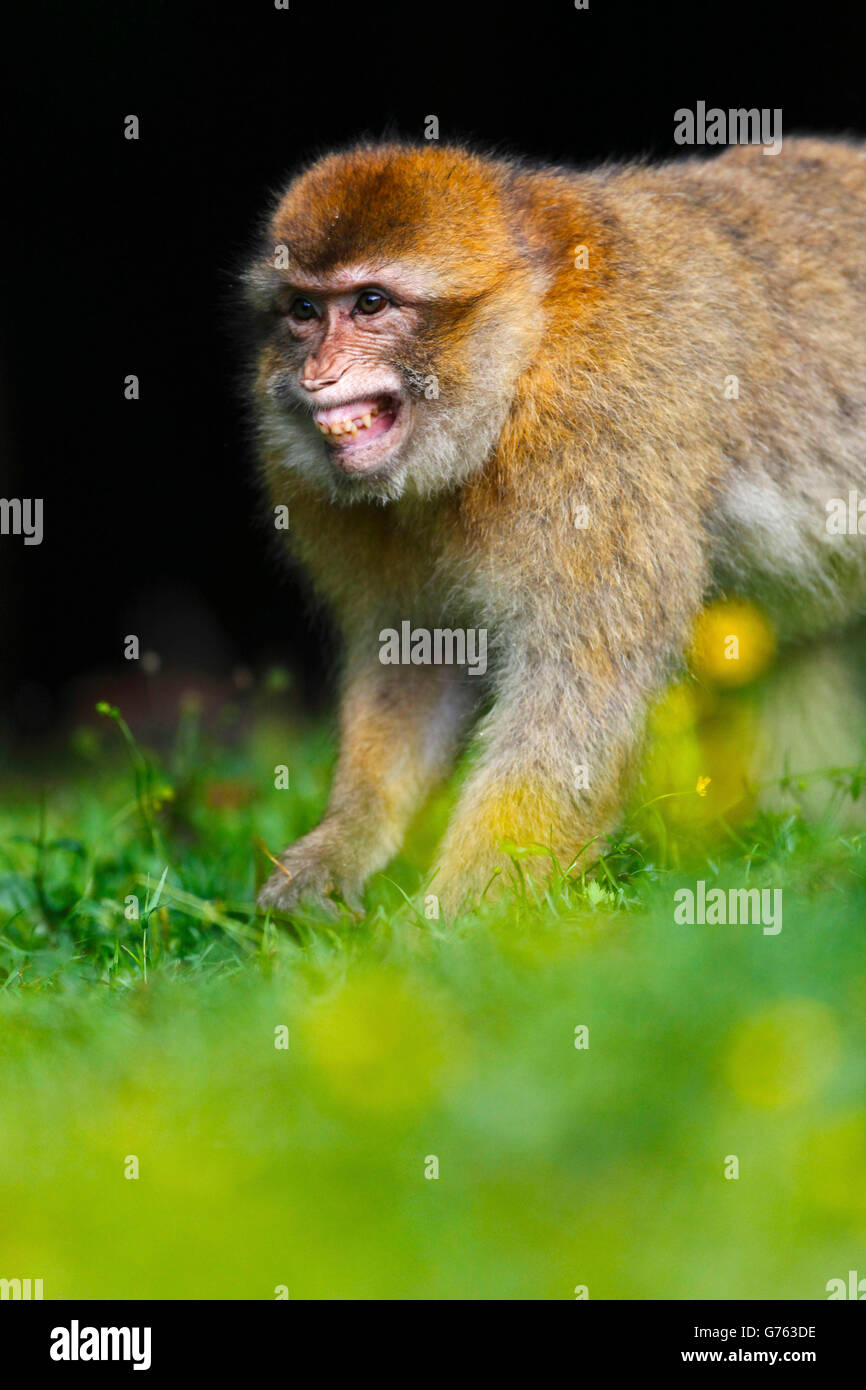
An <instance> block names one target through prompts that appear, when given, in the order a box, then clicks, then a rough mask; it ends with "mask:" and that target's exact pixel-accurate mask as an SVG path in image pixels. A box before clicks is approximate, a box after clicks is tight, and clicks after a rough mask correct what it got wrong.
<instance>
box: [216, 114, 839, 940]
mask: <svg viewBox="0 0 866 1390" xmlns="http://www.w3.org/2000/svg"><path fill="white" fill-rule="evenodd" d="M864 247H866V152H864V149H863V148H862V147H859V146H857V145H856V144H854V143H848V142H846V141H842V140H838V141H837V140H825V139H818V138H812V137H802V138H796V139H789V140H787V141H786V142H785V144H784V148H783V150H782V152H781V153H780V154H778V155H777V156H775V157H774V158H772V159H768V158H765V157H763V153H762V151H761V149H760V148H751V147H734V148H731V149H729V150H726V151H725V152H724V153H722V154H720V155H717V156H716V157H711V158H709V159H707V158H700V157H687V158H684V159H677V160H675V161H671V162H667V163H662V164H657V165H654V164H651V163H648V162H645V161H644V162H637V163H624V164H613V163H609V164H604V165H601V166H599V167H596V168H593V169H591V170H588V171H580V170H573V169H570V168H567V167H561V166H549V165H544V164H538V163H532V162H530V161H527V160H524V159H521V158H512V157H505V156H500V155H491V154H487V153H484V152H480V151H476V150H475V149H473V148H471V147H470V146H468V145H444V144H443V145H440V144H433V143H431V144H425V145H423V146H421V145H418V146H416V145H413V144H412V143H411V142H399V141H398V142H382V143H378V142H375V141H370V142H367V143H362V144H358V145H356V146H353V147H351V148H349V149H347V150H343V151H337V152H334V153H331V154H327V155H325V156H324V157H322V158H319V159H316V160H314V161H313V162H312V163H311V164H310V165H309V166H308V167H306V168H305V169H303V170H302V171H301V172H300V173H299V174H298V175H297V176H296V177H295V178H293V179H292V181H291V182H290V184H289V186H288V188H287V189H286V191H285V192H284V193H283V194H282V195H281V196H280V198H279V200H278V201H277V203H276V205H275V207H274V209H273V211H272V213H271V214H270V215H269V218H268V221H267V223H266V225H265V228H264V232H263V235H262V238H261V245H260V249H259V251H258V252H257V254H256V255H255V256H254V258H253V260H252V263H251V264H250V266H249V268H248V269H247V270H246V272H245V274H244V279H243V283H244V302H245V305H246V312H247V313H248V315H249V322H250V325H251V329H252V350H251V354H250V370H249V400H250V402H251V414H252V419H253V424H254V430H255V435H256V441H257V450H258V455H259V459H260V469H261V477H262V480H263V485H264V487H265V489H266V493H267V496H268V498H269V499H270V502H271V503H272V504H273V505H274V506H287V507H288V509H289V516H290V526H289V529H288V531H287V532H285V533H283V534H285V535H286V536H287V537H288V541H289V546H290V549H291V551H292V553H293V555H294V557H295V559H296V561H298V562H299V563H300V565H301V566H302V567H303V569H304V570H305V571H306V572H307V574H308V576H309V577H310V579H311V581H312V586H313V590H314V592H315V593H316V595H317V596H318V598H319V599H320V601H321V602H322V603H323V604H324V605H325V607H326V608H327V610H328V611H329V612H330V614H331V616H332V618H333V621H334V623H335V625H336V628H337V631H338V633H339V635H340V640H341V643H342V647H343V671H342V695H341V702H340V715H339V726H340V748H339V753H338V759H337V764H336V769H335V773H334V777H333V785H332V789H331V793H330V798H329V801H328V804H327V808H326V810H325V813H324V816H323V818H322V820H321V822H320V824H318V825H317V826H316V827H315V828H314V829H313V830H311V831H310V832H309V833H308V834H306V835H305V836H303V838H301V839H300V840H299V841H297V842H296V843H295V844H294V845H291V846H290V847H289V848H288V849H287V850H286V851H285V852H284V853H283V854H282V855H281V856H280V859H279V863H278V866H277V868H276V869H275V870H274V872H273V873H272V875H271V877H270V878H269V879H267V881H266V882H265V884H264V886H263V888H262V889H261V891H260V894H259V903H260V905H261V906H262V907H263V908H268V907H270V908H275V909H280V910H283V911H287V912H288V911H291V910H292V908H293V907H294V906H295V905H296V904H298V903H299V902H301V901H304V900H309V901H313V902H318V903H320V904H323V905H324V906H325V907H326V908H330V909H331V910H333V903H334V900H335V898H338V897H340V898H342V899H343V901H345V902H346V903H349V904H350V905H352V906H353V907H356V908H357V907H362V898H361V894H362V893H363V889H364V885H365V883H366V882H367V880H368V879H369V877H370V876H371V874H373V873H375V872H378V871H379V870H381V869H382V868H384V866H385V865H386V864H387V862H388V861H389V859H390V858H391V857H392V856H393V855H394V854H395V853H396V852H397V850H398V848H399V846H400V844H401V842H402V839H403V837H404V835H405V832H406V829H407V826H408V823H409V820H410V818H411V817H412V815H413V814H414V813H415V812H416V810H417V809H418V807H419V805H420V804H421V802H422V801H423V799H424V798H425V797H426V796H427V795H428V793H429V792H430V791H431V789H432V788H433V787H434V786H435V785H436V784H437V783H439V782H440V781H441V780H442V779H444V778H446V777H447V776H448V775H449V773H450V771H451V770H452V768H453V767H454V765H455V761H456V759H457V758H458V756H459V755H460V754H461V752H462V751H463V750H466V749H468V750H470V751H469V756H468V772H467V774H466V777H465V781H464V782H463V785H462V788H461V790H460V792H459V796H458V800H457V803H456V807H455V810H454V813H453V816H452V818H451V820H450V823H449V825H448V827H447V829H446V832H445V835H444V839H443V841H442V844H441V846H440V849H439V852H438V855H437V859H436V865H435V866H434V867H435V872H434V874H433V877H432V879H431V885H430V886H431V890H432V891H434V892H435V893H436V894H437V895H438V898H439V901H440V904H441V907H442V911H443V913H444V914H445V915H446V916H448V917H453V916H454V915H455V914H457V913H458V912H460V911H463V910H465V909H468V908H470V907H474V906H475V905H476V904H478V903H479V902H480V901H481V900H482V899H484V898H485V897H486V896H487V895H488V894H489V895H490V896H495V895H496V894H497V893H499V892H505V891H506V890H507V887H508V885H514V883H515V875H516V874H517V873H518V867H517V856H516V854H515V849H517V848H519V849H520V850H521V852H522V854H521V857H520V858H519V872H520V873H521V874H522V875H523V876H524V877H526V876H528V877H529V878H531V879H532V880H533V882H538V883H540V884H544V883H545V882H546V881H547V879H548V877H549V875H550V873H551V872H552V870H553V867H554V866H555V865H558V866H559V867H560V869H561V870H562V872H565V873H571V872H574V871H575V870H579V869H581V868H582V867H585V866H586V865H588V864H591V863H592V862H593V860H594V859H595V857H596V856H597V855H598V854H599V853H601V852H602V851H603V848H604V841H605V837H606V836H608V835H610V834H611V833H612V831H613V830H614V829H615V828H616V826H617V824H618V822H619V820H620V818H621V816H622V814H623V807H624V804H625V799H626V797H627V795H628V793H629V789H630V788H631V787H632V785H633V783H634V779H635V776H636V767H637V765H638V763H637V760H638V754H639V751H640V747H641V741H642V738H643V730H644V725H645V720H646V716H647V712H648V709H649V707H650V706H651V703H652V702H653V701H654V700H655V699H656V698H658V696H659V694H660V693H662V692H663V691H664V689H665V688H666V686H667V684H668V683H669V682H670V681H671V680H672V679H673V678H674V677H675V676H676V675H677V674H678V672H680V671H681V669H682V667H683V663H684V654H685V653H686V652H687V650H688V647H689V641H690V634H691V632H692V629H693V625H694V623H695V621H696V618H697V617H698V615H699V614H700V612H701V611H702V608H703V607H704V605H705V604H706V603H707V602H708V600H709V599H710V598H711V597H712V596H713V595H714V594H718V593H722V594H734V595H742V596H745V597H747V598H750V599H751V600H752V601H753V602H755V603H758V604H760V605H761V606H762V609H763V611H764V612H765V613H767V615H768V616H769V617H770V619H771V621H772V622H773V623H774V625H775V626H776V628H777V630H778V632H779V634H780V635H781V637H782V638H783V639H784V637H785V635H797V636H799V635H801V634H804V633H807V632H817V631H821V630H825V629H828V628H830V627H832V626H833V625H837V624H839V623H841V622H844V621H846V620H848V619H849V618H850V617H851V616H853V615H854V614H856V613H857V612H861V611H862V610H863V608H864V605H866V538H864V537H862V536H860V535H859V534H856V533H855V534H844V535H836V534H834V535H831V534H829V533H828V528H827V516H828V507H829V505H830V502H831V499H834V498H848V497H849V496H850V495H852V494H853V493H855V492H856V490H857V488H859V487H863V488H864V491H866V331H864V330H866V267H864V259H863V253H864ZM864 510H866V508H864ZM864 530H866V524H864ZM409 625H411V633H410V636H411V635H412V634H415V633H417V632H423V631H433V630H437V631H438V630H442V631H446V632H451V633H453V632H454V631H455V630H469V629H472V630H476V631H478V632H481V631H483V632H484V633H485V634H486V640H487V642H488V644H489V653H490V659H489V666H488V669H487V671H486V673H484V674H483V675H482V678H481V679H478V676H479V675H480V674H481V673H479V672H478V671H477V670H476V671H475V672H470V671H468V670H467V668H466V666H465V665H463V666H461V665H460V664H459V662H448V661H447V660H440V661H439V662H438V663H436V662H434V661H432V660H428V659H426V658H425V657H424V654H423V651H421V655H420V657H418V658H417V659H416V655H415V647H414V645H413V646H412V647H411V650H410V655H409V658H408V659H406V657H405V653H404V657H403V659H401V660H399V661H397V662H392V663H386V662H385V661H384V659H383V656H382V652H383V645H384V635H385V634H386V633H404V634H405V631H406V629H407V627H408V626H409ZM389 640H390V639H389ZM414 640H415V639H414V636H412V642H413V643H414ZM421 647H423V643H422V644H421ZM419 650H421V649H420V648H419ZM473 675H474V676H475V677H476V678H475V679H473Z"/></svg>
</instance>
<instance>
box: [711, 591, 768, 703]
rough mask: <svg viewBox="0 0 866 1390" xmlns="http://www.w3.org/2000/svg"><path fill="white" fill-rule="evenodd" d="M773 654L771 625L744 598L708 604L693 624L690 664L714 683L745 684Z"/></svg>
mask: <svg viewBox="0 0 866 1390" xmlns="http://www.w3.org/2000/svg"><path fill="white" fill-rule="evenodd" d="M775 653H776V636H775V633H774V632H773V629H772V627H771V626H770V624H769V622H768V621H767V619H766V618H765V617H764V615H763V613H761V612H760V610H759V609H757V608H756V607H755V606H754V604H752V603H747V602H746V601H745V600H744V599H725V600H722V601H721V602H719V603H712V604H710V606H709V608H706V609H705V610H704V612H703V613H702V614H701V615H700V617H699V618H698V621H697V623H696V624H695V633H694V640H693V643H692V651H691V661H692V667H693V669H694V671H695V673H696V674H697V675H698V676H699V677H700V678H701V679H702V680H706V681H710V682H712V683H713V684H714V685H747V684H748V683H749V681H753V680H755V678H756V677H757V676H760V675H761V673H762V672H763V671H765V670H766V669H767V667H768V666H769V665H770V662H771V661H772V660H773V657H774V656H775Z"/></svg>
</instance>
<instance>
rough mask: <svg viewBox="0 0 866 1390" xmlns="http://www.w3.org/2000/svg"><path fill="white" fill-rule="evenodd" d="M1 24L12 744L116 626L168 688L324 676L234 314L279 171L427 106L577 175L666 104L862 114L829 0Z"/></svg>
mask: <svg viewBox="0 0 866 1390" xmlns="http://www.w3.org/2000/svg"><path fill="white" fill-rule="evenodd" d="M3 31H4V32H3V49H4V52H5V57H4V59H3V64H4V71H3V79H2V80H3V89H4V97H3V100H4V103H5V105H6V111H5V113H4V133H5V140H4V145H5V159H4V166H5V167H4V173H3V194H4V197H3V202H4V205H5V212H4V215H3V216H4V230H3V236H4V241H5V245H4V247H3V256H2V271H3V284H2V297H3V313H2V325H0V447H2V473H0V495H2V496H8V497H43V498H44V499H45V503H44V506H45V522H44V525H45V537H44V540H43V543H42V545H41V546H27V547H26V546H24V545H23V542H22V539H21V538H18V537H0V586H2V588H0V697H2V702H3V703H2V708H3V712H4V713H3V723H2V725H0V736H2V737H3V740H4V741H5V742H6V744H7V746H8V745H9V744H10V742H13V741H14V740H15V739H16V738H22V737H23V738H30V739H37V740H44V739H45V738H46V737H48V736H49V735H50V733H51V731H53V730H56V729H58V728H61V727H62V726H63V725H64V723H65V722H66V721H67V719H68V717H69V716H70V715H73V716H74V715H75V713H76V710H77V709H78V707H79V706H82V707H83V704H84V702H85V701H86V700H87V699H89V698H90V695H91V693H94V692H95V693H98V688H99V686H100V682H103V683H107V688H106V692H105V693H110V691H111V690H112V689H114V688H115V686H113V685H112V682H113V681H115V682H122V681H123V679H124V678H127V676H126V673H128V671H129V666H130V663H126V662H124V660H123V637H124V636H125V634H127V633H131V632H135V633H138V634H139V635H140V637H141V642H142V649H143V650H152V651H155V652H157V653H158V654H159V656H160V659H161V664H162V676H163V678H166V677H167V676H168V675H169V674H170V673H171V672H172V671H177V672H180V673H181V676H182V679H185V676H184V675H183V673H186V672H198V673H199V674H202V675H208V674H209V675H210V676H211V677H212V678H213V680H214V681H215V682H216V683H218V682H220V681H228V682H229V683H230V682H231V680H232V672H235V683H236V684H237V683H238V681H240V683H243V681H244V680H245V679H247V678H246V677H244V675H243V673H242V674H241V676H240V677H238V675H237V671H238V668H239V667H241V668H249V669H250V670H251V671H253V672H254V673H256V674H257V675H258V673H260V672H261V671H262V670H264V669H265V668H266V667H267V665H268V664H269V663H271V662H274V661H280V662H282V663H284V664H285V665H286V666H287V667H289V668H290V669H291V670H292V672H293V678H294V683H295V687H294V688H295V690H296V693H297V696H298V699H299V700H300V701H303V702H306V703H309V702H311V701H315V700H316V699H317V698H318V696H319V694H320V692H321V691H322V688H323V674H324V672H325V669H326V652H327V641H326V639H325V638H324V637H323V633H322V630H321V629H320V628H317V627H316V626H315V625H314V624H313V623H312V622H311V620H310V616H309V613H308V611H307V608H306V607H305V605H304V602H303V601H302V597H301V591H300V589H299V588H298V585H297V581H296V580H294V579H293V578H292V577H291V576H288V575H287V574H285V573H284V572H283V569H282V566H280V565H278V564H277V563H276V560H275V558H274V556H273V555H272V554H271V550H270V547H269V540H270V539H271V538H272V536H273V528H272V525H268V526H267V529H266V528H265V524H264V519H263V518H262V517H261V516H260V512H259V508H258V503H257V495H256V489H255V485H254V463H253V457H252V450H251V448H250V444H249V439H248V431H247V427H246V426H245V424H244V421H243V412H242V409H241V404H240V399H239V389H238V385H237V383H238V378H239V375H240V367H241V356H240V353H239V349H238V344H237V335H236V333H235V331H234V328H233V325H232V316H231V313H230V311H229V305H230V302H231V295H232V287H233V285H234V283H235V281H236V275H237V268H238V266H239V265H240V264H241V263H242V262H243V259H244V256H245V254H246V250H247V248H248V247H249V246H250V243H251V234H252V231H253V229H254V227H255V224H256V221H257V219H258V218H259V215H260V214H261V212H262V210H263V208H264V207H265V206H266V205H267V203H268V201H269V198H270V196H271V194H272V193H274V192H275V191H276V190H278V189H279V188H280V186H281V184H282V183H283V182H284V181H285V179H286V177H287V175H288V174H289V173H290V172H291V170H292V168H293V166H294V165H296V164H297V163H298V162H299V161H304V160H306V159H307V158H308V157H309V156H310V154H312V153H314V152H315V151H316V150H318V149H322V148H324V147H327V146H328V145H329V144H331V143H334V142H341V143H344V142H346V141H348V140H351V139H353V138H355V137H357V136H358V135H361V134H364V133H369V134H374V135H380V134H386V133H387V134H402V135H406V136H410V137H420V136H421V134H422V132H423V126H424V118H425V116H427V115H428V114H436V115H437V116H438V117H439V120H440V134H441V138H442V140H443V141H447V140H448V139H454V138H460V137H461V136H470V137H472V138H474V139H475V140H478V141H482V142H485V143H490V144H495V145H496V146H497V147H499V148H503V147H504V148H507V149H513V150H515V151H521V152H526V153H528V154H530V155H535V156H540V157H543V158H550V159H553V160H564V161H571V162H579V161H585V160H597V159H599V158H603V157H605V156H607V155H629V154H637V153H649V154H652V155H655V156H661V157H665V156H674V155H677V154H679V153H681V151H679V150H678V148H677V147H676V146H674V145H673V138H672V136H673V124H674V123H673V114H674V111H675V110H676V109H677V108H678V107H680V106H694V104H695V102H696V101H698V100H704V101H706V102H707V104H708V105H718V106H722V107H725V108H727V107H729V106H746V107H749V106H757V107H771V108H772V107H781V108H782V111H783V128H784V133H785V134H786V135H788V134H791V133H793V132H795V131H816V132H828V133H849V134H850V133H857V132H858V131H863V130H864V121H866V116H864V86H866V80H864V67H863V51H864V50H863V32H862V22H861V20H860V18H859V16H858V14H857V11H856V10H855V8H854V6H853V5H852V6H851V7H850V8H848V7H843V6H840V5H838V4H835V3H834V4H822V5H820V6H814V7H811V6H810V7H805V8H803V9H798V8H795V7H791V6H789V7H787V8H782V7H779V8H776V7H774V6H771V5H761V4H740V5H726V6H721V5H718V6H706V5H697V4H694V3H693V4H691V5H679V4H676V3H671V4H664V3H661V4H652V3H650V0H646V3H643V4H626V3H619V2H618V0H590V9H589V10H588V11H576V10H575V9H574V6H573V0H555V2H553V3H551V0H543V2H542V3H533V4H515V3H510V4H502V5H491V4H485V5H482V6H479V5H474V6H473V5H471V4H469V3H465V0H464V3H459V4H455V3H450V2H449V3H443V0H436V3H435V4H424V3H415V4H411V5H409V4H406V5H389V4H376V3H371V4H361V3H357V0H356V3H354V4H348V5H347V4H331V3H328V4H324V3H315V0H291V8H290V9H289V10H288V11H287V12H285V11H277V10H275V9H274V6H273V3H272V0H253V2H252V3H245V4H240V3H239V4H236V5H233V6H230V7H226V8H218V7H217V6H216V5H209V4H202V5H197V4H192V3H184V0H172V2H171V3H169V2H168V0H164V2H163V0H150V3H143V2H142V0H138V3H131V0H125V2H124V0H111V3H94V2H93V0H91V2H90V3H83V4H79V5H77V6H76V7H72V6H62V7H61V6H60V5H51V4H49V5H40V6H38V7H35V8H34V9H33V10H32V11H31V12H30V13H28V14H19V15H16V16H14V17H12V18H7V19H6V20H5V22H4V25H3ZM129 113H134V114H136V115H138V116H139V118H140V121H141V138H140V140H139V141H138V142H132V141H127V140H125V139H124V137H123V120H124V117H125V116H126V115H127V114H129ZM128 373H136V374H137V375H138V376H139V377H140V380H141V399H140V400H139V401H138V402H127V401H125V400H124V397H123V381H124V377H125V376H126V375H127V374H128ZM181 683H182V680H181Z"/></svg>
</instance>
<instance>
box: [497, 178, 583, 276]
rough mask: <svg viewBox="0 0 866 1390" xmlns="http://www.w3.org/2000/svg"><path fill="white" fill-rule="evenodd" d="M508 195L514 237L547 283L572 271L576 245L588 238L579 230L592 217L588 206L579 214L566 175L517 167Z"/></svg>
mask: <svg viewBox="0 0 866 1390" xmlns="http://www.w3.org/2000/svg"><path fill="white" fill-rule="evenodd" d="M506 197H507V202H508V207H509V211H510V213H511V219H512V226H513V229H514V236H515V240H516V242H517V244H518V246H519V247H520V249H521V251H522V252H523V254H524V256H525V257H526V258H527V260H528V261H529V262H530V264H531V265H532V267H533V269H535V270H536V271H538V272H539V273H540V274H541V275H542V276H543V278H544V281H545V284H546V285H550V284H552V282H553V280H555V279H556V277H557V276H558V275H561V274H563V273H568V272H570V270H571V269H572V268H573V250H574V246H575V244H576V242H579V241H582V240H585V237H583V236H582V235H578V233H580V232H581V228H583V227H585V226H588V225H590V223H591V221H592V218H591V217H590V216H589V215H588V211H587V210H585V209H580V215H579V216H578V215H577V209H576V207H575V194H574V188H573V186H572V183H571V180H570V179H569V178H568V177H567V175H566V174H564V173H559V172H557V171H556V170H554V171H551V170H549V169H547V170H534V169H531V168H526V167H518V168H516V169H514V170H513V171H511V173H510V176H509V178H508V181H507V185H506Z"/></svg>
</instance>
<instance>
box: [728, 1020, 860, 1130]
mask: <svg viewBox="0 0 866 1390" xmlns="http://www.w3.org/2000/svg"><path fill="white" fill-rule="evenodd" d="M839 1051H840V1048H839V1034H838V1029H837V1026H836V1020H835V1017H834V1015H833V1012H832V1010H830V1009H829V1008H828V1007H827V1005H826V1004H822V1003H821V1002H819V1001H818V1000H817V999H785V1000H782V1001H781V1003H778V1004H773V1005H771V1007H770V1008H768V1009H765V1010H763V1012H762V1013H760V1014H757V1015H756V1016H755V1017H754V1018H750V1019H747V1020H746V1021H745V1022H744V1023H743V1024H741V1026H740V1027H739V1028H738V1029H737V1031H736V1032H735V1034H734V1036H733V1038H732V1040H731V1044H730V1046H729V1049H728V1053H727V1056H726V1058H725V1064H724V1069H725V1075H726V1079H727V1082H728V1085H729V1086H730V1088H731V1090H732V1091H733V1092H734V1093H735V1095H736V1096H737V1097H738V1098H739V1099H740V1100H742V1101H745V1102H747V1103H748V1104H749V1105H755V1106H758V1107H759V1108H760V1109H762V1110H782V1109H785V1108H786V1107H787V1106H791V1105H800V1104H802V1103H803V1101H806V1100H809V1099H810V1098H811V1097H812V1096H813V1095H815V1094H816V1093H817V1092H818V1091H820V1090H821V1089H822V1088H823V1086H824V1084H825V1082H826V1081H827V1079H828V1078H829V1077H830V1076H831V1074H832V1073H833V1071H834V1070H835V1068H836V1065H837V1063H838V1060H839Z"/></svg>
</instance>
